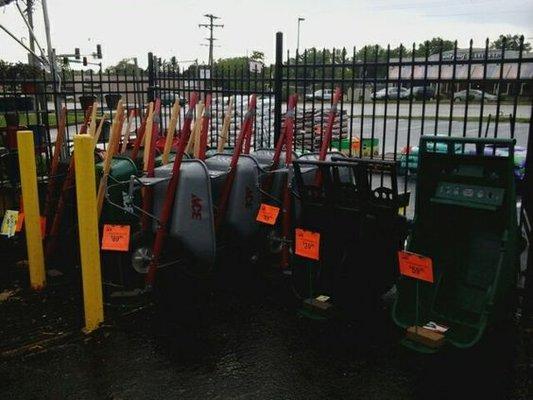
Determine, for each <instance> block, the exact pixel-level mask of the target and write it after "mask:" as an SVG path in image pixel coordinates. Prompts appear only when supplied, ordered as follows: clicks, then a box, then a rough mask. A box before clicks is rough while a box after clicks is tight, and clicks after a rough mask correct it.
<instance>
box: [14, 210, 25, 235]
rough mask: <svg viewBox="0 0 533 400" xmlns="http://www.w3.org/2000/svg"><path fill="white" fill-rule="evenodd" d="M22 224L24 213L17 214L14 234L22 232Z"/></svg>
mask: <svg viewBox="0 0 533 400" xmlns="http://www.w3.org/2000/svg"><path fill="white" fill-rule="evenodd" d="M23 223H24V213H23V212H19V217H18V219H17V225H16V226H15V232H20V231H21V230H22V224H23Z"/></svg>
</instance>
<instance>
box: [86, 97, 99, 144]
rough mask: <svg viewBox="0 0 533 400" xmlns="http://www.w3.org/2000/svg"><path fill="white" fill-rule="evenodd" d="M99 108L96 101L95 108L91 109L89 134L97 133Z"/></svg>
mask: <svg viewBox="0 0 533 400" xmlns="http://www.w3.org/2000/svg"><path fill="white" fill-rule="evenodd" d="M97 110H98V103H97V102H96V101H95V102H94V103H93V108H92V110H91V119H90V121H89V130H88V132H87V133H88V134H89V135H91V136H92V137H94V135H95V134H96V111H97Z"/></svg>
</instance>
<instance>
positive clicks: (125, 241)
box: [102, 224, 130, 251]
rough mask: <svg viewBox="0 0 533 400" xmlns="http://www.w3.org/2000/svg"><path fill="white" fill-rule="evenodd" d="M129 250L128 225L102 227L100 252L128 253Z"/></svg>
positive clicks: (106, 225)
mask: <svg viewBox="0 0 533 400" xmlns="http://www.w3.org/2000/svg"><path fill="white" fill-rule="evenodd" d="M129 248H130V226H129V225H108V224H105V225H104V233H103V235H102V250H110V251H128V250H129Z"/></svg>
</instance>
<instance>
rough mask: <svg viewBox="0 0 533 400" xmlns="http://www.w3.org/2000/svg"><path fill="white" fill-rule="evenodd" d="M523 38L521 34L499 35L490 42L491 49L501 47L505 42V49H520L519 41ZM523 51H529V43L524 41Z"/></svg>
mask: <svg viewBox="0 0 533 400" xmlns="http://www.w3.org/2000/svg"><path fill="white" fill-rule="evenodd" d="M521 40H524V37H523V36H522V35H510V34H508V35H500V36H499V37H498V39H496V40H495V41H493V42H492V43H491V44H490V48H491V49H502V48H503V43H504V42H505V49H506V50H520V41H521ZM523 49H524V52H528V51H531V43H529V42H524V47H523Z"/></svg>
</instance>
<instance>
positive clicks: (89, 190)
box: [74, 134, 104, 333]
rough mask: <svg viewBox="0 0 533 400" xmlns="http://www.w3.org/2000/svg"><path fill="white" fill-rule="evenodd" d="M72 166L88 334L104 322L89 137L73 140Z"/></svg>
mask: <svg viewBox="0 0 533 400" xmlns="http://www.w3.org/2000/svg"><path fill="white" fill-rule="evenodd" d="M74 163H75V164H76V169H75V171H76V201H77V206H78V207H77V209H78V230H79V236H80V255H81V276H82V280H83V304H84V309H85V329H84V330H85V332H86V333H89V332H92V331H94V330H95V329H97V328H98V326H99V325H100V324H101V323H102V322H103V321H104V308H103V304H102V277H101V271H100V246H99V241H98V216H97V212H96V178H95V172H94V138H93V137H92V136H91V135H89V134H84V135H76V136H75V137H74ZM78 183H79V184H78Z"/></svg>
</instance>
